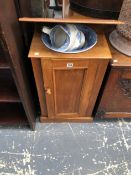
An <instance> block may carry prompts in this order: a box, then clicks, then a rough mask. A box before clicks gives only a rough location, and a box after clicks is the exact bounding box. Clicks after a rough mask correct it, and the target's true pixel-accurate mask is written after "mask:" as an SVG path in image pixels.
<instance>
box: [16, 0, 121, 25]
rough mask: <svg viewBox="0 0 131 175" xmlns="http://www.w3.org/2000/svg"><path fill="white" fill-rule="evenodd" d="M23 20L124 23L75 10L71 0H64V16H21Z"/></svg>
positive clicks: (20, 19)
mask: <svg viewBox="0 0 131 175" xmlns="http://www.w3.org/2000/svg"><path fill="white" fill-rule="evenodd" d="M19 21H22V22H45V23H85V24H106V25H107V24H108V25H112V24H114V25H115V24H124V22H122V21H119V20H111V19H98V18H93V17H88V16H84V15H81V14H79V13H76V12H74V11H73V10H71V9H70V2H69V0H63V6H62V18H30V17H23V18H19Z"/></svg>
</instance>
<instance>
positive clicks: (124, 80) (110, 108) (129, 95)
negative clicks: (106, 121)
mask: <svg viewBox="0 0 131 175" xmlns="http://www.w3.org/2000/svg"><path fill="white" fill-rule="evenodd" d="M96 116H97V117H105V118H120V117H131V69H128V68H127V69H126V68H112V69H111V72H110V75H109V78H108V80H107V83H106V86H105V89H104V91H103V94H102V98H101V101H100V104H99V107H98V110H97V113H96Z"/></svg>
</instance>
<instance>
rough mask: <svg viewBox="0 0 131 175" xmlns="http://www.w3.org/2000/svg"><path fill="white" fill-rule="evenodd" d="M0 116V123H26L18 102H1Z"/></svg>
mask: <svg viewBox="0 0 131 175" xmlns="http://www.w3.org/2000/svg"><path fill="white" fill-rule="evenodd" d="M0 116H1V117H0V125H21V124H27V123H28V121H27V118H26V114H25V111H24V109H23V106H22V104H20V103H6V104H5V103H1V104H0Z"/></svg>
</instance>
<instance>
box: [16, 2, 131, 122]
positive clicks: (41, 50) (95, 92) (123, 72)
mask: <svg viewBox="0 0 131 175" xmlns="http://www.w3.org/2000/svg"><path fill="white" fill-rule="evenodd" d="M19 20H20V21H23V22H36V23H37V22H42V23H48V24H50V23H85V24H87V25H89V24H90V25H93V26H91V27H93V28H94V30H95V31H96V32H97V35H98V42H97V44H96V45H95V46H94V47H93V48H92V49H90V50H88V51H86V52H83V53H78V54H61V53H57V52H54V51H51V50H49V49H48V48H46V47H45V46H44V45H43V44H42V41H41V34H40V30H39V32H37V31H36V32H35V34H34V37H33V40H32V43H31V47H30V51H29V55H28V57H29V58H30V59H31V62H32V67H33V72H34V77H35V81H36V86H37V92H38V97H39V102H40V108H41V117H40V120H41V122H52V121H56V122H61V121H72V122H86V121H87V122H90V121H92V120H93V115H94V116H96V117H99V118H101V117H108V118H111V117H131V115H130V114H131V113H130V112H131V100H130V98H129V97H130V96H131V90H130V89H131V69H130V66H131V61H130V58H128V57H126V56H124V55H123V54H120V53H119V52H117V51H115V50H114V49H112V48H111V49H110V48H109V46H108V43H107V41H106V37H105V35H104V30H103V29H102V28H101V27H100V25H101V24H102V25H103V24H104V25H116V24H123V22H121V21H118V20H107V19H96V18H92V17H87V16H86V17H85V16H82V15H80V14H77V13H76V12H74V11H72V10H70V7H69V1H68V0H63V18H61V19H54V18H20V19H19ZM94 24H95V25H94ZM112 59H113V60H112ZM108 69H110V72H109V71H108ZM107 72H109V75H108V79H107V81H106V84H104V83H103V79H104V78H105V77H107ZM120 77H121V78H120ZM104 82H105V81H104ZM98 97H99V98H98ZM100 97H101V98H100ZM98 99H99V101H98ZM98 102H99V103H98ZM96 104H97V109H96ZM94 109H96V113H95V114H94ZM125 114H126V115H125Z"/></svg>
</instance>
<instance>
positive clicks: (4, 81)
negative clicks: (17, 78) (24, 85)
mask: <svg viewBox="0 0 131 175" xmlns="http://www.w3.org/2000/svg"><path fill="white" fill-rule="evenodd" d="M0 102H20V97H19V95H18V92H17V89H16V86H15V84H14V80H13V78H12V76H11V72H10V70H4V69H3V70H0Z"/></svg>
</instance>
